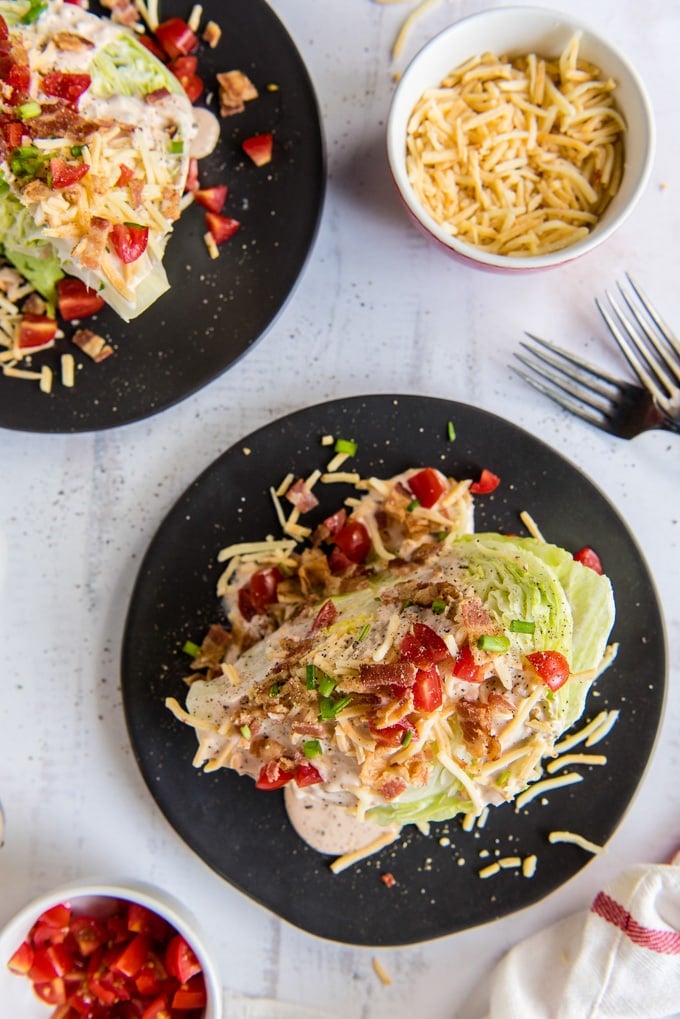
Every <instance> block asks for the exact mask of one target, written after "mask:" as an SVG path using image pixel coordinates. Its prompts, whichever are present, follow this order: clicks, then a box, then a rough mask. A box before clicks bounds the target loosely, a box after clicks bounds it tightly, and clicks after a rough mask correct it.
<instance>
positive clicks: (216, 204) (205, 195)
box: [194, 184, 229, 212]
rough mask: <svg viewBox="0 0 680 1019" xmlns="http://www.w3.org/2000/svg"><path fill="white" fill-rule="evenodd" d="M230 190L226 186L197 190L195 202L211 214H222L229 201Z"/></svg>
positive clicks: (217, 185) (216, 185) (219, 185)
mask: <svg viewBox="0 0 680 1019" xmlns="http://www.w3.org/2000/svg"><path fill="white" fill-rule="evenodd" d="M228 193H229V188H228V187H227V185H226V184H215V185H214V186H213V187H210V188H197V189H196V190H195V191H194V201H195V202H196V203H197V204H198V205H202V206H203V208H204V209H208V211H209V212H221V210H222V209H223V207H224V203H225V202H226V200H227V195H228Z"/></svg>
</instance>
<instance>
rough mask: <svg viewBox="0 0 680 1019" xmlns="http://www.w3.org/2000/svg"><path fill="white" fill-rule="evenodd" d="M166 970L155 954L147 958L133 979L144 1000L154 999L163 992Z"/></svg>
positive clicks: (150, 954)
mask: <svg viewBox="0 0 680 1019" xmlns="http://www.w3.org/2000/svg"><path fill="white" fill-rule="evenodd" d="M167 975H168V974H167V970H166V969H165V966H164V965H163V963H162V962H161V960H160V959H159V957H158V956H157V955H156V953H155V952H149V955H148V958H147V960H146V962H145V963H144V965H143V966H142V968H141V969H140V971H139V973H138V974H137V976H136V977H135V987H136V988H137V990H138V992H139V993H140V994H141V995H142V997H144V998H156V997H158V995H159V994H160V993H161V991H162V990H163V985H164V982H165V981H166V979H167Z"/></svg>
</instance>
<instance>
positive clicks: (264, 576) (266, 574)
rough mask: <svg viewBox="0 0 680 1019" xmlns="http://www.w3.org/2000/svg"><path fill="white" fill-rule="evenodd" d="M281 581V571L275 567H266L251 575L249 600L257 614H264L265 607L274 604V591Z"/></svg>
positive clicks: (275, 595)
mask: <svg viewBox="0 0 680 1019" xmlns="http://www.w3.org/2000/svg"><path fill="white" fill-rule="evenodd" d="M281 579H282V578H281V571H280V570H279V568H278V567H277V566H267V567H265V568H263V569H261V570H256V571H255V573H253V575H252V577H251V578H250V584H249V587H250V598H251V601H252V603H253V607H254V608H255V610H256V611H257V612H264V610H265V608H266V606H267V605H272V604H274V603H275V602H276V600H277V594H276V591H277V588H278V585H279V581H280V580H281Z"/></svg>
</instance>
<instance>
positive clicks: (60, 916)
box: [36, 902, 71, 930]
mask: <svg viewBox="0 0 680 1019" xmlns="http://www.w3.org/2000/svg"><path fill="white" fill-rule="evenodd" d="M70 922H71V907H70V906H69V905H68V904H67V903H65V902H60V903H58V904H57V905H56V906H50V908H49V909H46V910H45V911H44V912H43V913H41V914H40V916H39V917H38V919H37V920H36V923H37V924H45V925H46V926H47V927H58V928H60V929H62V930H65V929H66V928H67V927H68V925H69V924H70Z"/></svg>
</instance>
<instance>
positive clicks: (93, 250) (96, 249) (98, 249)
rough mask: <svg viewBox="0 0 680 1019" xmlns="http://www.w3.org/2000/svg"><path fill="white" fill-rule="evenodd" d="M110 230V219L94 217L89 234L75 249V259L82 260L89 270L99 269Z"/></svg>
mask: <svg viewBox="0 0 680 1019" xmlns="http://www.w3.org/2000/svg"><path fill="white" fill-rule="evenodd" d="M110 228H111V224H110V222H109V221H108V219H104V218H103V217H102V216H93V217H92V219H91V220H90V229H89V231H88V233H87V234H86V236H85V237H83V238H82V240H80V241H78V243H77V244H76V246H75V248H74V249H73V256H74V258H77V259H80V261H81V262H82V264H83V265H84V266H86V268H88V269H99V267H100V265H101V259H102V255H103V254H104V251H105V250H106V240H107V237H108V235H109V230H110Z"/></svg>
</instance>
